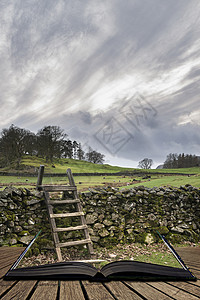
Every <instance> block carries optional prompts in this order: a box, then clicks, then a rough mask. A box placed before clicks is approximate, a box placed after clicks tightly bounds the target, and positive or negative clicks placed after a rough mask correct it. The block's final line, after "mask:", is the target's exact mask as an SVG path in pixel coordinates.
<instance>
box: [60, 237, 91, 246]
mask: <svg viewBox="0 0 200 300" xmlns="http://www.w3.org/2000/svg"><path fill="white" fill-rule="evenodd" d="M91 243H92V242H91V240H90V239H85V240H80V241H71V242H66V243H58V244H57V245H56V247H60V248H61V247H68V246H76V245H84V244H91Z"/></svg>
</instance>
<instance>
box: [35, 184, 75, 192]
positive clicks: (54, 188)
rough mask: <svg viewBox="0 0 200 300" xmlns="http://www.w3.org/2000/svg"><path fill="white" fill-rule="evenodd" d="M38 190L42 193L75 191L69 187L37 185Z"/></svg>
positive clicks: (73, 187) (72, 187)
mask: <svg viewBox="0 0 200 300" xmlns="http://www.w3.org/2000/svg"><path fill="white" fill-rule="evenodd" d="M38 189H39V190H42V191H44V192H65V191H76V190H77V187H76V186H71V185H39V186H38Z"/></svg>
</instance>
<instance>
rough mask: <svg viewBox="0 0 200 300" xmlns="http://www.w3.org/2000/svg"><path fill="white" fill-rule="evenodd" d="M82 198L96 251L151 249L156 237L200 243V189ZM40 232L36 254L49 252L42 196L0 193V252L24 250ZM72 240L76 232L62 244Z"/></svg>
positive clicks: (109, 192)
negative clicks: (124, 246) (129, 246)
mask: <svg viewBox="0 0 200 300" xmlns="http://www.w3.org/2000/svg"><path fill="white" fill-rule="evenodd" d="M80 198H81V201H82V205H83V209H84V211H85V213H86V221H87V224H88V226H89V231H90V235H91V239H92V241H93V243H94V246H95V245H101V246H107V247H109V246H112V245H114V244H117V243H130V242H131V243H132V242H141V243H147V244H148V243H153V242H157V241H158V235H157V233H156V231H159V232H160V233H161V234H164V235H165V236H166V237H167V239H168V240H169V241H171V242H173V243H181V242H182V241H191V242H198V241H200V206H199V203H200V189H198V188H195V187H192V186H190V185H186V186H181V187H180V188H169V187H168V188H163V187H161V188H152V189H149V188H145V187H143V186H138V187H135V188H134V189H133V188H132V189H123V190H119V189H117V188H112V187H107V188H100V189H90V191H89V192H84V193H81V194H80ZM70 209H71V210H73V207H71V208H70ZM56 212H59V208H57V211H56ZM63 222H65V221H63ZM75 223H76V221H75V220H70V219H68V220H67V222H65V223H63V225H64V226H71V225H72V226H74V225H76V224H75ZM40 229H42V234H41V236H40V237H39V238H38V240H37V241H36V245H35V246H34V251H35V254H37V253H39V252H40V251H41V250H42V249H49V248H51V247H52V246H53V244H52V239H51V233H50V227H49V223H48V217H47V211H46V207H45V204H44V199H43V196H42V194H41V193H39V192H36V191H35V192H31V191H29V190H27V189H16V188H14V187H7V188H5V190H4V191H1V192H0V245H1V246H3V245H10V246H19V245H26V244H27V243H28V242H29V241H30V240H31V239H32V237H33V236H34V235H35V234H36V233H37V232H38V231H39V230H40ZM78 234H80V233H78ZM75 235H76V232H73V234H71V233H68V235H67V236H66V235H65V236H63V237H61V239H62V238H64V239H65V240H66V239H69V240H70V239H72V238H75V237H76V236H75Z"/></svg>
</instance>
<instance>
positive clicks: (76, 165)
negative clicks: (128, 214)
mask: <svg viewBox="0 0 200 300" xmlns="http://www.w3.org/2000/svg"><path fill="white" fill-rule="evenodd" d="M40 165H44V166H45V172H46V173H65V172H66V170H67V169H68V168H70V169H71V170H72V172H74V173H116V172H124V171H134V170H137V169H134V168H123V167H118V166H111V165H108V164H94V163H91V162H87V161H83V160H76V159H72V158H71V159H70V158H62V159H55V160H54V162H53V163H47V162H45V159H43V158H40V157H36V156H29V155H27V156H24V157H23V159H22V162H21V165H20V168H18V169H16V168H15V166H14V165H13V166H11V167H6V168H0V171H4V172H16V173H22V172H25V173H36V172H37V169H38V167H39V166H40ZM138 170H139V169H138Z"/></svg>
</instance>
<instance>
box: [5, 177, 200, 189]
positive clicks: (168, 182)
mask: <svg viewBox="0 0 200 300" xmlns="http://www.w3.org/2000/svg"><path fill="white" fill-rule="evenodd" d="M133 179H135V180H136V182H134V183H133ZM74 180H75V183H76V185H77V187H78V190H79V191H83V190H87V189H88V188H89V187H95V186H108V185H111V186H114V187H120V188H131V187H135V186H139V185H144V186H146V187H149V188H152V187H154V186H157V187H160V186H174V187H180V186H181V185H185V184H191V185H193V186H196V187H200V175H193V176H190V177H187V176H174V175H172V176H169V175H167V176H165V175H154V176H151V179H150V180H149V179H142V178H141V177H137V176H125V177H124V176H74ZM36 182H37V177H14V176H0V189H1V190H2V189H4V188H5V186H8V185H13V186H16V187H27V188H29V189H35V186H36ZM43 183H44V184H65V183H68V179H67V177H44V178H43Z"/></svg>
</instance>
